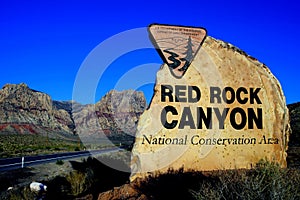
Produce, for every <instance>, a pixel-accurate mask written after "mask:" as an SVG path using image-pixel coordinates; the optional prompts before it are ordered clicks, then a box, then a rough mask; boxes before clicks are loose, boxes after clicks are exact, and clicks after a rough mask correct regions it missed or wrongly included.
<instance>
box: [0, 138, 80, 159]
mask: <svg viewBox="0 0 300 200" xmlns="http://www.w3.org/2000/svg"><path fill="white" fill-rule="evenodd" d="M77 150H83V145H82V144H81V143H80V142H79V141H76V140H61V139H54V138H47V137H45V136H41V135H31V134H23V135H21V134H7V135H1V136H0V158H7V157H16V156H28V155H37V154H47V153H55V152H69V151H77Z"/></svg>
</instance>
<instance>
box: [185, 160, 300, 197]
mask: <svg viewBox="0 0 300 200" xmlns="http://www.w3.org/2000/svg"><path fill="white" fill-rule="evenodd" d="M210 176H211V177H212V178H217V179H214V180H217V181H214V182H212V181H211V180H208V181H205V182H203V183H202V184H201V185H200V187H199V189H198V190H193V191H191V193H192V194H193V196H194V198H195V199H199V200H200V199H272V200H273V199H299V198H300V172H299V170H296V169H282V168H280V167H279V165H278V164H276V163H270V162H267V161H260V162H259V163H258V164H257V166H256V167H255V168H254V169H251V170H225V171H216V172H214V173H212V174H211V175H210Z"/></svg>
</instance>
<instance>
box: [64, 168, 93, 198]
mask: <svg viewBox="0 0 300 200" xmlns="http://www.w3.org/2000/svg"><path fill="white" fill-rule="evenodd" d="M66 179H67V181H68V182H69V183H70V185H71V194H72V195H74V196H77V195H79V194H82V193H84V192H86V191H87V190H88V189H89V188H90V187H91V186H92V184H93V182H94V181H93V179H94V172H93V170H91V169H89V168H87V169H86V170H85V172H81V171H73V172H71V173H70V174H69V175H68V176H67V177H66Z"/></svg>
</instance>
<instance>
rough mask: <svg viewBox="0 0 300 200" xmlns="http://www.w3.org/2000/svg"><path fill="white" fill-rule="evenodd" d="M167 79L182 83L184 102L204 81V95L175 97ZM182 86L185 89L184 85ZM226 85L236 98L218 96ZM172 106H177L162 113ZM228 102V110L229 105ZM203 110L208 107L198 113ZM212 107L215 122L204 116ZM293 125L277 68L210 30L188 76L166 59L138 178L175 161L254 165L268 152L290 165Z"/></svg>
mask: <svg viewBox="0 0 300 200" xmlns="http://www.w3.org/2000/svg"><path fill="white" fill-rule="evenodd" d="M166 85H169V86H170V87H172V88H173V89H174V90H173V91H172V92H173V93H172V94H174V93H176V92H177V94H178V95H177V99H179V101H180V100H181V101H185V100H186V101H188V90H185V89H184V87H185V86H186V89H187V88H188V86H196V87H198V88H199V89H200V91H201V98H200V100H199V101H197V102H170V101H172V98H170V96H168V95H162V88H163V87H162V86H166ZM178 85H179V86H183V89H182V87H181V88H179V89H178V88H177V91H176V89H175V86H178ZM225 87H230V88H229V89H228V88H227V89H228V90H227V92H226V93H225V96H223V98H225V99H227V100H228V101H223V98H222V94H221V95H220V100H221V101H220V102H218V97H214V96H218V95H216V93H217V92H218V91H217V90H218V89H220V90H222V89H223V88H225ZM231 90H232V91H234V92H235V93H234V94H232V93H230V91H231ZM164 91H165V93H164V94H166V93H169V92H170V90H167V89H165V90H164ZM195 95H196V94H195V91H194V92H192V97H193V98H195ZM232 95H234V96H232ZM162 96H165V98H162ZM173 97H174V96H173ZM233 97H234V98H233ZM174 99H175V97H174V98H173V101H175V100H174ZM164 100H165V101H164ZM231 100H232V101H231ZM167 106H171V108H172V109H173V112H171V111H166V112H162V111H163V109H165V108H166V107H167ZM210 109H211V110H210ZM227 109H228V113H227V115H226V112H223V111H224V110H225V111H226V110H227ZM174 110H175V111H176V112H177V113H174ZM201 110H202V111H203V112H204V113H203V112H202V118H200V120H198V117H199V113H200V111H201ZM182 113H184V114H183V115H184V116H182ZM209 113H210V114H211V121H210V122H211V128H210V127H209V126H208V125H206V124H205V123H204V122H203V121H205V117H207V118H210V116H209ZM218 114H219V115H222V114H224V115H223V116H226V117H225V118H224V117H223V118H222V117H220V116H219V117H218ZM205 115H206V116H205ZM162 116H165V117H166V123H169V125H170V124H172V122H174V123H177V124H176V126H175V128H170V127H169V128H166V126H164V123H163V122H162V121H164V120H162V119H161V117H162ZM182 117H183V118H182ZM181 118H182V119H181ZM223 119H224V128H222V123H221V122H222V120H223ZM202 120H203V121H202ZM199 121H200V122H199ZM260 122H261V124H260ZM180 124H181V125H180ZM199 124H202V127H200V126H199ZM180 126H181V128H178V127H180ZM289 130H290V128H289V115H288V109H287V107H286V102H285V97H284V95H283V91H282V89H281V86H280V84H279V82H278V80H277V79H276V78H275V77H274V76H273V75H272V73H271V72H270V70H269V69H268V68H267V67H266V66H265V65H264V64H262V63H260V62H258V61H257V60H256V59H254V58H252V57H250V56H248V55H246V54H245V53H244V52H243V51H241V50H239V49H238V48H236V47H234V46H232V45H230V44H228V43H225V42H223V41H219V40H216V39H213V38H211V37H207V38H206V39H205V41H204V43H203V45H202V47H201V49H200V50H199V52H198V53H197V55H196V56H195V58H194V60H193V62H192V63H191V65H190V67H189V69H188V70H187V71H186V73H185V75H184V77H182V78H181V79H178V78H175V77H174V76H172V75H171V73H170V70H169V69H168V66H167V65H166V64H164V65H163V66H162V67H161V69H160V70H159V71H158V72H157V79H156V85H155V93H154V96H153V99H152V102H151V105H150V107H149V109H148V110H146V111H145V112H144V113H143V114H142V115H141V117H140V120H139V123H138V128H137V134H136V141H135V144H134V148H133V151H132V166H131V168H132V175H131V180H134V179H136V178H137V177H145V176H147V175H148V173H149V172H157V171H158V172H160V173H164V172H166V171H167V170H168V169H169V168H173V169H179V168H181V167H184V170H217V169H234V168H251V167H252V166H254V164H255V163H256V162H258V161H259V160H260V159H267V160H270V161H275V162H278V163H279V164H280V165H281V166H282V167H285V166H286V156H287V154H286V150H287V143H288V136H289Z"/></svg>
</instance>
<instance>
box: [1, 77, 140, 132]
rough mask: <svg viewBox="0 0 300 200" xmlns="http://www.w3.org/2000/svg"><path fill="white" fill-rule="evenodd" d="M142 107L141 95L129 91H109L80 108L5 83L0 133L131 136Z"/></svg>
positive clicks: (23, 84)
mask: <svg viewBox="0 0 300 200" xmlns="http://www.w3.org/2000/svg"><path fill="white" fill-rule="evenodd" d="M126 102H127V103H126ZM145 108H146V100H145V97H144V94H143V93H142V92H136V91H133V90H129V91H122V92H117V91H110V92H109V93H108V94H106V95H105V96H104V97H103V98H102V99H101V100H100V101H99V102H97V103H96V104H95V105H92V104H89V105H82V104H80V103H77V102H74V101H55V100H52V99H51V97H50V96H49V95H48V94H45V93H43V92H39V91H36V90H33V89H30V88H29V87H28V86H27V85H26V84H25V83H21V84H6V85H4V86H3V88H2V89H1V90H0V134H41V135H48V136H49V137H55V138H57V137H68V136H72V135H74V134H75V133H77V134H97V132H99V130H104V131H105V134H106V135H111V134H114V133H116V132H117V133H123V132H124V133H125V132H126V133H130V134H134V132H135V129H136V123H137V121H138V117H139V115H140V114H141V113H142V112H143V111H144V109H145ZM92 116H94V117H92ZM95 117H96V118H95ZM85 131H87V133H86V132H85Z"/></svg>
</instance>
